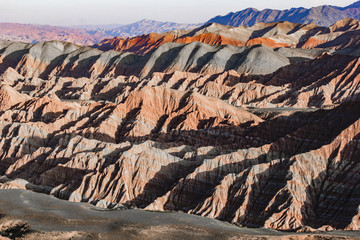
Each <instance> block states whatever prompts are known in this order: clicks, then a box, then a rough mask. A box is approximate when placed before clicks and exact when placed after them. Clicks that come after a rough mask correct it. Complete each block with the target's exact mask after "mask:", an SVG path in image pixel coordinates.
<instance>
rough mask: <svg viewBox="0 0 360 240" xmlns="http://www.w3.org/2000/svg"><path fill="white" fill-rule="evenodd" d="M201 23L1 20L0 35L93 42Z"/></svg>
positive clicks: (25, 39)
mask: <svg viewBox="0 0 360 240" xmlns="http://www.w3.org/2000/svg"><path fill="white" fill-rule="evenodd" d="M199 26H201V24H181V23H173V22H159V21H154V20H146V19H144V20H141V21H138V22H135V23H132V24H128V25H117V24H111V25H98V26H73V27H58V26H50V25H36V24H19V23H0V39H3V40H11V41H21V42H28V43H36V42H43V41H51V40H58V41H66V42H72V43H75V44H80V45H93V44H96V43H98V42H100V41H101V40H103V39H105V38H112V37H116V36H120V37H134V36H137V35H142V34H148V33H151V32H160V33H161V32H167V31H173V30H176V29H193V28H196V27H199Z"/></svg>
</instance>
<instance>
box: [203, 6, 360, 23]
mask: <svg viewBox="0 0 360 240" xmlns="http://www.w3.org/2000/svg"><path fill="white" fill-rule="evenodd" d="M344 18H354V19H358V20H360V1H357V2H355V3H353V4H351V5H349V6H347V7H336V6H329V5H323V6H318V7H313V8H309V9H307V8H291V9H287V10H274V9H264V10H262V11H259V10H258V9H255V8H247V9H245V10H242V11H239V12H235V13H233V12H231V13H229V14H227V15H225V16H217V17H214V18H212V19H210V20H209V21H208V22H211V23H219V24H223V25H230V26H241V25H244V26H253V25H255V24H256V23H260V22H264V23H269V22H278V21H289V22H293V23H306V24H309V23H314V24H316V25H320V26H326V27H328V26H331V25H332V24H334V23H335V22H337V21H339V20H342V19H344Z"/></svg>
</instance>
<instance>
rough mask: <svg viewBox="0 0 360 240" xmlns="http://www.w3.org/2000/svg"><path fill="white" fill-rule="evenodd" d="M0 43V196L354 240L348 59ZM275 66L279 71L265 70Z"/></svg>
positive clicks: (195, 47) (356, 128) (354, 83)
mask: <svg viewBox="0 0 360 240" xmlns="http://www.w3.org/2000/svg"><path fill="white" fill-rule="evenodd" d="M199 36H200V35H199ZM156 38H157V37H156V35H154V36H153V38H152V39H156ZM160 39H161V38H160ZM155 42H156V41H155ZM1 46H2V49H3V51H2V53H1V56H0V57H1V59H2V63H1V64H0V70H1V77H0V79H1V81H3V82H4V83H7V84H8V85H9V86H8V85H3V86H2V87H1V88H0V98H1V100H2V104H1V106H0V107H1V109H0V110H1V111H0V174H1V175H5V176H6V177H7V178H8V180H7V182H6V184H4V185H0V187H4V188H11V187H18V188H25V189H30V190H33V191H38V192H45V193H48V194H51V195H53V196H56V197H59V198H63V199H67V200H70V201H78V202H79V201H86V202H90V203H92V204H95V205H97V206H100V207H109V208H111V207H116V206H120V205H126V206H129V207H139V208H144V209H148V210H155V211H183V212H186V213H191V214H197V215H202V216H206V217H211V218H217V219H220V220H224V221H229V222H232V223H235V224H240V225H244V226H250V227H266V228H272V229H277V230H286V231H288V230H291V231H311V230H315V229H319V230H331V229H342V230H359V228H360V224H359V221H358V219H359V213H358V208H359V206H360V188H359V185H358V182H359V181H360V179H359V176H358V172H359V170H360V164H359V161H358V159H359V156H360V155H359V154H360V153H359V150H358V147H357V146H358V142H359V135H360V120H359V119H360V112H359V111H358V109H359V106H360V102H359V98H358V96H359V94H360V92H359V89H360V88H359V82H360V81H359V80H360V78H359V71H360V64H359V63H360V60H359V57H356V56H352V55H340V54H335V55H331V54H328V53H324V54H321V55H320V56H317V57H316V55H319V54H320V53H321V52H316V51H314V50H311V51H307V50H304V49H289V48H279V49H271V48H268V47H264V46H253V47H243V48H240V47H235V46H224V47H214V46H210V45H205V44H202V43H190V44H188V45H183V44H180V43H168V44H163V45H161V46H160V47H158V48H157V49H156V50H155V51H154V52H152V53H150V54H149V55H145V56H136V55H133V54H129V53H117V52H115V51H108V52H102V51H100V50H97V49H91V48H86V47H78V46H73V45H71V44H70V45H67V44H61V43H58V42H50V43H41V44H36V45H26V44H13V43H2V45H1ZM14 53H17V54H14ZM310 53H311V54H314V55H315V57H316V58H315V59H311V58H310V57H309V58H306V57H307V56H312V55H311V54H310ZM189 56H192V57H189ZM206 56H207V57H208V58H209V59H208V60H207V61H205V60H206V59H205V60H204V58H206ZM285 56H287V57H285ZM288 58H289V59H290V58H306V59H307V61H304V60H301V59H300V60H297V61H292V63H290V60H289V59H288ZM143 59H145V60H143ZM269 59H270V60H269ZM276 59H280V60H281V59H285V60H286V61H287V62H286V64H284V66H279V67H277V68H276V69H275V70H274V69H272V67H273V64H274V62H275V60H276ZM285 60H284V61H285ZM141 61H144V62H141ZM201 61H203V62H201ZM199 62H200V63H199ZM243 63H246V64H243ZM200 65H201V67H199V66H200ZM285 65H286V66H285ZM250 67H251V69H252V70H254V69H257V68H261V69H267V68H269V67H270V68H271V69H270V70H269V73H268V74H263V75H256V74H248V72H249V69H247V68H250ZM178 69H181V70H182V71H177V70H178ZM244 69H245V70H246V69H247V71H245V70H244ZM227 70H229V71H227ZM136 73H137V74H136ZM141 73H144V74H143V75H142V74H141ZM144 76H146V77H144ZM11 179H17V180H14V181H12V180H11ZM339 209H341V211H339Z"/></svg>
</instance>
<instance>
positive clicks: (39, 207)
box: [0, 189, 360, 239]
mask: <svg viewBox="0 0 360 240" xmlns="http://www.w3.org/2000/svg"><path fill="white" fill-rule="evenodd" d="M0 213H1V216H2V218H1V219H0V224H3V223H4V222H9V221H13V220H18V219H21V220H23V221H26V222H27V223H28V224H29V225H30V227H31V230H30V231H29V232H28V233H25V234H24V235H22V236H20V237H19V238H18V239H49V238H51V239H125V238H126V239H165V236H166V239H360V232H357V231H353V232H332V233H324V234H323V233H314V234H309V233H298V234H296V235H293V234H292V233H283V232H277V231H274V230H270V229H264V228H261V229H257V228H253V229H250V228H241V227H237V226H235V225H232V224H229V223H225V222H221V221H218V220H215V219H210V218H203V217H199V216H195V215H188V214H184V213H177V212H169V213H161V212H151V211H144V210H137V209H126V210H111V211H110V210H109V211H108V210H104V209H101V208H97V207H94V206H92V205H90V204H88V203H72V202H68V201H64V200H59V199H57V198H54V197H52V196H49V195H45V194H39V193H34V192H31V191H26V190H16V189H6V190H0ZM0 226H1V225H0ZM0 228H1V227H0ZM0 239H1V237H0Z"/></svg>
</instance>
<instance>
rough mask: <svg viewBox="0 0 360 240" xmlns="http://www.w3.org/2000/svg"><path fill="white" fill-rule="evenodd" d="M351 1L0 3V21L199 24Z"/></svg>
mask: <svg viewBox="0 0 360 240" xmlns="http://www.w3.org/2000/svg"><path fill="white" fill-rule="evenodd" d="M354 1H355V0H216V1H215V0H0V22H18V23H38V24H51V25H79V24H110V23H116V24H127V23H131V22H135V21H138V20H141V19H145V18H147V19H154V20H160V21H173V22H181V23H200V22H205V21H207V20H209V19H210V18H212V17H214V16H217V15H224V14H226V13H228V12H236V11H239V10H242V9H244V8H248V7H254V8H257V9H264V8H275V9H288V8H291V7H312V6H319V5H324V4H328V5H336V6H347V5H349V4H351V3H353V2H354Z"/></svg>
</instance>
